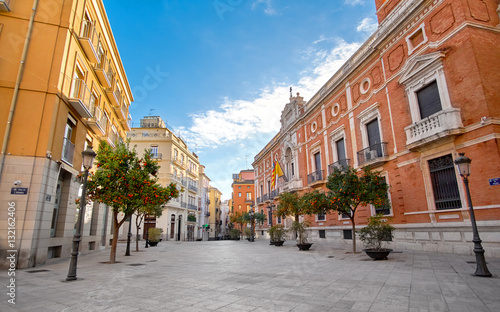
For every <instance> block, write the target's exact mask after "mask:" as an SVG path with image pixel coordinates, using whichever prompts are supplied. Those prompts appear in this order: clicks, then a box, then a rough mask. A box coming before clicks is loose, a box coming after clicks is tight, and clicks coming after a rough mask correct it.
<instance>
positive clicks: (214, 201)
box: [208, 187, 222, 240]
mask: <svg viewBox="0 0 500 312" xmlns="http://www.w3.org/2000/svg"><path fill="white" fill-rule="evenodd" d="M221 196H222V193H221V192H220V191H219V190H218V189H217V188H215V187H211V188H210V205H209V208H208V209H209V221H208V222H209V225H210V229H209V230H208V231H209V232H208V233H209V235H208V239H209V240H214V239H217V238H218V236H219V234H220V233H221V225H222V220H221V213H222V211H221V204H222V202H221Z"/></svg>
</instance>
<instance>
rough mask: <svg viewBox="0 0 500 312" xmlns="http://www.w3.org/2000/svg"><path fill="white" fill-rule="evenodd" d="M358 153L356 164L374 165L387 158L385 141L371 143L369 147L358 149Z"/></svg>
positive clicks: (383, 161) (381, 162)
mask: <svg viewBox="0 0 500 312" xmlns="http://www.w3.org/2000/svg"><path fill="white" fill-rule="evenodd" d="M357 154H358V164H359V165H363V167H375V166H378V165H381V164H383V163H385V162H387V161H388V160H389V156H388V154H387V142H382V143H377V144H373V145H372V146H370V147H367V148H365V149H362V150H360V151H359V152H357Z"/></svg>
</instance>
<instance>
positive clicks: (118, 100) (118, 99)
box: [106, 88, 123, 110]
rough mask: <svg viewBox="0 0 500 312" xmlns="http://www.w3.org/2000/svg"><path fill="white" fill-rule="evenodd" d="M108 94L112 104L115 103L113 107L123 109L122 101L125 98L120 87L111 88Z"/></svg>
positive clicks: (107, 91)
mask: <svg viewBox="0 0 500 312" xmlns="http://www.w3.org/2000/svg"><path fill="white" fill-rule="evenodd" d="M106 94H107V95H108V98H109V100H110V101H111V104H112V105H113V107H114V108H115V110H116V109H121V107H122V104H123V103H122V102H123V98H122V93H121V91H120V89H118V88H115V89H113V88H109V89H107V90H106Z"/></svg>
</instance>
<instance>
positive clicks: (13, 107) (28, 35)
mask: <svg viewBox="0 0 500 312" xmlns="http://www.w3.org/2000/svg"><path fill="white" fill-rule="evenodd" d="M37 6H38V0H34V1H33V8H32V9H31V17H30V21H29V25H28V31H27V32H26V39H25V40H24V47H23V53H22V54H21V63H20V64H19V71H18V72H17V80H16V85H15V87H14V94H13V95H12V102H11V103H10V111H9V117H8V118H7V126H6V127H5V135H4V137H3V143H2V152H1V154H0V157H1V160H0V181H1V180H2V173H3V167H4V164H5V153H6V152H7V145H8V143H9V136H10V129H11V128H12V119H13V118H14V111H15V110H16V104H17V97H18V95H19V86H20V85H21V80H22V79H23V72H24V65H25V62H26V55H27V54H28V47H29V43H30V41H31V32H32V30H33V24H34V21H35V14H36V9H37Z"/></svg>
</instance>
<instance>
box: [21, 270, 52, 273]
mask: <svg viewBox="0 0 500 312" xmlns="http://www.w3.org/2000/svg"><path fill="white" fill-rule="evenodd" d="M49 271H50V270H47V269H41V270H32V271H26V272H28V273H41V272H49Z"/></svg>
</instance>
